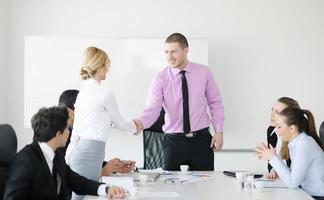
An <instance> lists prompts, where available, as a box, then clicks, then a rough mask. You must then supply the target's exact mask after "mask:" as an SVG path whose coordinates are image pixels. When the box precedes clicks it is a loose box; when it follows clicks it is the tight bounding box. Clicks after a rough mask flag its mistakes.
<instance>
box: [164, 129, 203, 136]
mask: <svg viewBox="0 0 324 200" xmlns="http://www.w3.org/2000/svg"><path fill="white" fill-rule="evenodd" d="M204 133H209V128H208V127H207V128H203V129H200V130H198V131H192V132H190V133H170V134H168V135H171V136H179V137H186V138H194V137H198V136H199V135H201V134H204Z"/></svg>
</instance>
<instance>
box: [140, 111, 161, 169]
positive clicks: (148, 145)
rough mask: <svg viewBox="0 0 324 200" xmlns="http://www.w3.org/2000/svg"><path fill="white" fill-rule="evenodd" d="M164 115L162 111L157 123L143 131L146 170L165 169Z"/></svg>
mask: <svg viewBox="0 0 324 200" xmlns="http://www.w3.org/2000/svg"><path fill="white" fill-rule="evenodd" d="M164 114H165V112H164V110H163V109H162V110H161V112H160V116H159V118H158V119H157V120H156V122H155V123H154V124H153V125H152V126H151V127H150V128H148V129H144V130H143V147H144V169H156V168H159V167H163V163H164V162H163V141H164V133H163V131H162V126H163V124H164Z"/></svg>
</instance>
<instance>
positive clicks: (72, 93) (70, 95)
mask: <svg viewBox="0 0 324 200" xmlns="http://www.w3.org/2000/svg"><path fill="white" fill-rule="evenodd" d="M78 94H79V90H65V91H64V92H63V93H62V94H61V95H60V98H59V106H66V107H68V108H70V109H72V110H74V104H75V100H76V98H77V96H78Z"/></svg>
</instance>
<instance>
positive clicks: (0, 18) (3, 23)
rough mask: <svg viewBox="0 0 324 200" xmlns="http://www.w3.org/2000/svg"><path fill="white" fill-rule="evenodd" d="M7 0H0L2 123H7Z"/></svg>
mask: <svg viewBox="0 0 324 200" xmlns="http://www.w3.org/2000/svg"><path fill="white" fill-rule="evenodd" d="M7 21H8V20H7V1H6V0H0V124H1V123H7V97H8V95H7V92H8V91H7V83H8V81H7Z"/></svg>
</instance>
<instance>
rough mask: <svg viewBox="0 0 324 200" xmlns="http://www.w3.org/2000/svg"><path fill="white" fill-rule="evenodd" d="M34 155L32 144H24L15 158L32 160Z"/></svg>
mask: <svg viewBox="0 0 324 200" xmlns="http://www.w3.org/2000/svg"><path fill="white" fill-rule="evenodd" d="M35 156H36V149H35V147H34V145H33V144H28V145H26V146H25V147H24V148H23V149H21V150H20V151H19V152H18V154H17V157H16V158H17V159H19V160H25V161H28V160H32V159H33V158H34V157H35Z"/></svg>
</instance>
